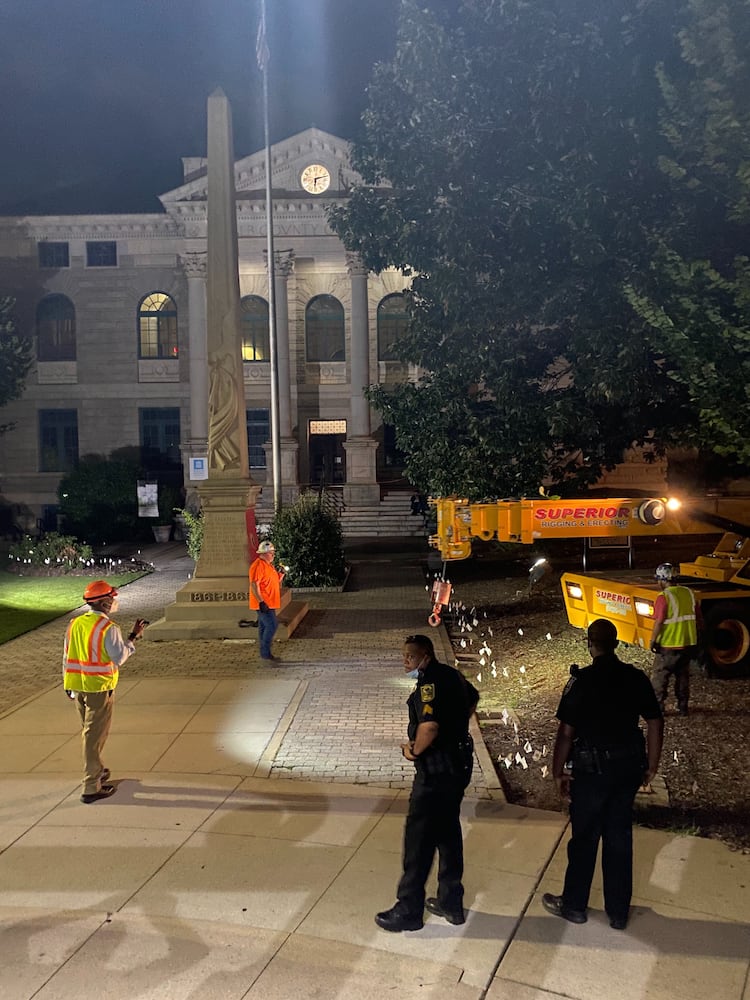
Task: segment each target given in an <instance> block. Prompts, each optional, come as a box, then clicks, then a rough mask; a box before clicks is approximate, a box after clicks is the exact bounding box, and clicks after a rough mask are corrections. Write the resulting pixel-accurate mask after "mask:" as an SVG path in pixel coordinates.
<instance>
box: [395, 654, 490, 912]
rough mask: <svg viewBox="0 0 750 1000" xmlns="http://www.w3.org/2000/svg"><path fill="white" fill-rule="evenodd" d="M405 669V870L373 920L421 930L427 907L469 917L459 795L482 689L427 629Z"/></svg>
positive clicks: (469, 759) (467, 767) (467, 772)
mask: <svg viewBox="0 0 750 1000" xmlns="http://www.w3.org/2000/svg"><path fill="white" fill-rule="evenodd" d="M404 670H405V671H406V673H407V674H409V675H413V676H415V677H416V680H417V686H416V687H415V689H414V691H413V692H412V694H411V695H410V696H409V700H408V702H407V705H408V707H409V729H408V735H409V742H408V743H403V744H402V745H401V752H402V753H403V755H404V757H406V759H407V760H411V761H414V767H415V769H416V774H415V776H414V784H413V786H412V791H411V796H410V798H409V812H408V815H407V817H406V827H405V829H404V858H403V866H404V871H403V875H402V876H401V881H400V882H399V884H398V889H397V892H396V895H397V897H398V901H397V903H396V904H395V906H392V907H391V909H390V910H385V911H384V912H382V913H378V914H377V915H376V917H375V923H376V924H377V925H378V926H379V927H382V928H383V930H386V931H418V930H420V928H421V927H423V926H424V908H425V906H426V907H427V909H428V910H429V911H430V913H434V914H436V915H437V916H439V917H444V918H445V919H446V920H447V921H448V922H449V923H451V924H462V923H463V922H464V920H465V919H466V918H465V916H464V908H463V898H464V887H463V884H462V882H461V879H462V877H463V871H464V852H463V840H462V838H461V822H460V812H461V801H462V799H463V797H464V790H465V789H466V786H467V785H468V784H469V781H470V780H471V769H472V764H473V760H474V745H473V742H472V739H471V736H470V735H469V719H470V718H471V715H472V713H473V712H474V710H475V708H476V706H477V702H478V701H479V692H478V691H477V689H476V688H475V687H474V685H473V684H470V683H469V681H467V680H466V678H465V677H464V676H463V674H461V673H459V672H458V670H455V669H454V668H453V667H449V666H447V664H445V663H439V662H438V661H437V660H436V659H435V650H434V648H433V645H432V641H431V640H430V639H428V637H427V636H426V635H410V636H407V638H406V639H405V641H404ZM435 851H437V853H438V859H439V861H438V894H437V896H436V897H430V898H428V899H427V900H425V882H426V881H427V876H428V875H429V873H430V868H431V867H432V862H433V860H434V858H435Z"/></svg>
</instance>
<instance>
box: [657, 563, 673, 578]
mask: <svg viewBox="0 0 750 1000" xmlns="http://www.w3.org/2000/svg"><path fill="white" fill-rule="evenodd" d="M655 576H656V579H657V580H671V579H672V577H674V576H677V570H676V568H675V567H674V566H673V565H672V563H661V565H660V566H657V567H656V574H655Z"/></svg>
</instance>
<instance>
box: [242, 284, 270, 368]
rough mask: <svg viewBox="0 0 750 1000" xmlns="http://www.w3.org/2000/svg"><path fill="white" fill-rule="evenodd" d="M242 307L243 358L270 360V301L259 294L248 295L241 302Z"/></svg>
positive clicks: (246, 359) (248, 359)
mask: <svg viewBox="0 0 750 1000" xmlns="http://www.w3.org/2000/svg"><path fill="white" fill-rule="evenodd" d="M240 309H241V313H242V317H241V326H242V360H243V361H270V360H271V351H270V347H269V339H268V303H267V302H266V300H265V299H262V298H261V297H260V296H259V295H246V296H245V297H244V299H243V300H242V302H241V303H240Z"/></svg>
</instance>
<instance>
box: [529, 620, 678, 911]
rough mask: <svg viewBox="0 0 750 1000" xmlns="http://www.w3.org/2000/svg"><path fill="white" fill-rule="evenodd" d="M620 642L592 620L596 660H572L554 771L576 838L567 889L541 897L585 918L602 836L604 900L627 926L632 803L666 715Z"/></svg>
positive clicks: (656, 753)
mask: <svg viewBox="0 0 750 1000" xmlns="http://www.w3.org/2000/svg"><path fill="white" fill-rule="evenodd" d="M616 646H617V629H616V628H615V626H614V625H613V624H612V622H608V621H605V619H603V618H600V619H598V620H597V621H594V622H592V623H591V625H589V628H588V647H589V653H590V654H591V658H592V661H593V662H592V663H591V666H589V667H585V668H584V669H583V670H580V671H579V670H578V668H577V667H571V675H572V676H571V679H570V680H569V681H568V684H567V686H566V688H565V690H564V692H563V695H562V698H561V700H560V705H559V707H558V709H557V718H558V719H559V721H560V725H559V728H558V731H557V740H556V742H555V751H554V755H553V758H552V774H553V777H554V778H555V781H556V782H557V786H558V789H559V791H560V797H561V798H562V799H563V801H567V802H569V803H570V825H571V838H570V842H569V843H568V868H567V871H566V872H565V885H564V888H563V892H562V895H561V896H554V895H552V893H545V894H544V895H543V896H542V904H543V906H544V908H545V909H546V910H548V911H549V912H550V913H553V914H554V915H555V916H557V917H563V918H564V919H565V920H570V921H571V922H572V923H574V924H583V923H585V922H586V920H587V916H586V908H587V907H588V902H589V892H590V890H591V880H592V879H593V877H594V868H595V866H596V854H597V850H598V847H599V841H600V840H601V842H602V875H603V881H604V907H605V909H606V911H607V916H608V917H609V923H610V926H611V927H614V928H615V929H616V930H624V929H625V927H626V925H627V922H628V915H629V912H630V897H631V895H632V891H633V802H634V800H635V796H636V792H637V791H638V788H639V787H640V785H641V784H645V783H648V782H650V781H651V779H652V778H653V776H654V775H655V774H656V770H657V768H658V766H659V758H660V756H661V746H662V739H663V735H664V720H663V718H662V714H661V709H660V708H659V703H658V701H657V700H656V695H655V694H654V689H653V688H652V686H651V682H650V681H649V679H648V677H647V676H646V674H645V673H644V672H643V671H642V670H638V669H637V668H636V667H633V666H631V665H630V664H629V663H623V662H622V661H621V660H619V659H618V658H617V656H615V648H616ZM641 717H643V718H644V719H645V720H646V727H647V741H646V743H644V740H643V733H642V732H641V729H640V727H639V719H640V718H641ZM566 764H569V768H567V767H566Z"/></svg>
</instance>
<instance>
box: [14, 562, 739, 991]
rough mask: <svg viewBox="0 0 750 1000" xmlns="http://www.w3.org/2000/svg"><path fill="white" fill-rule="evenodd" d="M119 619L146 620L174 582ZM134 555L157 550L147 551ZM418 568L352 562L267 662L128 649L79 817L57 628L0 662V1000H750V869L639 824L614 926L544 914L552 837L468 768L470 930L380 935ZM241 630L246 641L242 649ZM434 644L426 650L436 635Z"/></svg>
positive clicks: (153, 581)
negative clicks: (274, 661) (629, 897)
mask: <svg viewBox="0 0 750 1000" xmlns="http://www.w3.org/2000/svg"><path fill="white" fill-rule="evenodd" d="M183 551H184V550H182V549H181V547H179V546H169V547H164V546H162V547H159V550H158V554H157V555H156V564H157V572H155V573H154V574H153V575H152V576H150V577H148V578H145V579H143V580H141V581H138V582H136V583H135V584H132V585H130V586H129V587H127V588H125V589H124V590H123V591H122V594H121V596H122V601H121V604H122V611H121V612H120V615H119V616H118V617H119V618H120V619H121V620H122V622H123V624H126V625H127V624H129V622H130V620H131V619H132V618H134V617H135V616H136V615H143V616H145V617H147V618H149V619H150V620H152V621H154V620H156V618H157V617H158V615H159V613H160V609H161V608H162V607H164V605H165V604H166V603H167V602H168V601H169V600H172V598H173V594H174V591H175V589H176V588H177V587H178V586H180V584H181V582H182V581H183V580H185V579H186V578H187V574H188V573H190V572H191V569H192V564H191V563H190V561H189V560H188V559H187V558H186V557H185V556H184V555H183ZM144 554H145V555H151V554H152V553H151V552H148V553H144ZM419 562H420V556H419V553H418V552H416V551H414V552H409V551H406V552H404V551H401V552H398V553H389V552H385V551H383V550H382V549H381V550H380V551H378V552H376V553H374V554H373V553H370V554H367V555H364V556H362V557H361V558H356V557H355V558H354V561H353V573H352V578H351V587H350V589H349V590H348V591H347V592H346V593H344V594H331V595H313V597H312V604H313V609H312V610H311V612H310V614H309V615H308V617H307V619H305V621H304V622H303V624H302V626H301V627H300V629H299V631H298V632H297V633H295V635H294V636H293V637H292V639H291V640H289V642H287V643H285V644H283V645H281V646H279V649H278V652H279V653H280V655H281V658H282V662H281V663H280V664H279V665H278V666H272V667H270V668H269V667H268V666H267V665H266V664H264V663H263V662H262V661H260V659H259V658H258V656H257V650H256V646H255V642H254V636H250V637H249V639H248V640H247V641H240V642H236V641H235V642H219V641H211V642H192V643H185V642H180V643H145V644H141V645H140V646H139V649H138V654H137V656H135V657H134V658H133V659H132V660H131V661H129V663H128V664H127V665H126V667H125V668H124V669H123V671H122V676H123V679H122V681H121V683H120V687H119V688H118V695H117V699H118V703H117V707H116V709H115V719H114V724H113V732H112V735H111V737H110V739H109V742H108V744H107V764H108V766H109V767H110V768H111V769H112V774H113V780H114V781H115V783H116V784H117V785H118V790H117V794H116V795H115V796H113V797H112V798H111V799H108V800H106V801H103V802H98V803H96V804H94V805H91V806H84V805H82V804H81V803H80V801H79V799H78V795H79V792H80V789H79V786H78V782H79V777H80V774H79V771H80V763H79V756H80V742H79V736H78V727H77V718H76V716H75V711H74V709H73V708H72V706H71V704H70V702H69V701H68V700H67V699H65V697H64V695H63V694H62V692H61V690H60V683H59V669H60V650H61V644H62V634H63V629H64V622H63V621H62V620H58V621H57V622H53V623H50V624H49V625H46V626H44V627H42V628H41V629H38V630H36V631H35V632H34V633H31V634H29V635H28V636H23V637H20V638H19V639H16V640H14V641H13V642H11V643H8V644H6V645H5V646H3V647H0V698H3V699H4V700H3V701H0V704H3V705H4V706H5V707H6V708H7V709H8V710H7V711H6V713H5V714H4V716H3V717H2V718H0V851H2V853H0V968H1V969H2V971H0V996H2V998H3V1000H26V998H29V1000H30V998H32V997H34V998H39V1000H52V998H55V1000H73V998H76V1000H89V998H91V1000H98V998H100V997H102V996H105V995H106V996H108V997H110V998H112V1000H136V998H138V1000H141V998H160V1000H161V998H164V1000H198V998H201V1000H214V998H217V1000H223V998H227V1000H230V998H231V1000H239V998H243V997H247V998H251V1000H255V998H260V1000H286V998H291V997H316V998H321V1000H328V998H331V1000H334V998H335V1000H338V998H342V1000H343V998H347V1000H348V998H350V997H357V998H358V1000H368V998H373V1000H374V998H376V997H377V998H380V997H382V996H388V995H394V996H397V997H399V1000H411V998H416V997H429V998H454V997H455V998H457V1000H464V998H466V1000H469V998H471V1000H474V998H482V997H489V998H492V1000H541V998H542V997H559V996H565V997H571V998H580V1000H610V998H612V1000H618V998H622V1000H631V998H649V1000H651V998H653V1000H662V998H664V1000H666V998H674V1000H677V998H679V1000H682V998H686V997H689V998H691V1000H700V998H703V997H705V998H709V997H710V998H712V1000H750V985H748V976H749V974H750V964H749V963H750V903H749V902H748V901H749V899H750V859H749V858H747V857H743V856H741V855H737V854H733V853H731V852H730V851H729V850H727V849H726V848H724V847H723V846H722V845H720V844H718V843H715V842H711V841H705V840H699V839H696V838H689V837H677V836H674V835H671V834H669V833H664V832H656V831H649V830H637V831H636V850H637V862H636V884H635V898H634V911H633V915H632V919H631V922H630V925H629V927H628V929H627V931H625V932H624V933H623V932H616V931H612V930H611V929H610V928H609V925H608V923H607V921H606V920H605V917H604V914H603V912H602V899H601V888H600V884H599V883H598V882H597V884H596V887H595V892H594V895H593V898H592V901H591V905H592V911H591V912H590V919H589V922H588V923H587V924H586V925H583V926H575V925H572V924H567V923H565V922H564V921H561V920H557V919H555V918H554V917H551V916H549V915H547V914H546V913H545V912H544V910H543V909H542V907H541V902H540V899H541V894H542V892H545V891H552V892H559V891H560V888H561V879H562V875H563V872H564V867H565V851H564V844H565V840H566V838H565V836H564V834H565V819H564V817H563V816H562V815H560V814H558V813H547V812H541V811H535V810H528V809H522V808H519V807H514V806H509V805H507V804H506V803H505V802H504V800H503V797H502V794H501V792H500V791H499V789H498V788H497V786H496V779H495V776H494V771H493V769H492V766H491V763H490V762H489V761H488V760H487V757H486V754H482V753H481V751H480V754H479V756H478V760H477V767H476V774H475V781H474V783H473V785H472V787H471V789H470V793H469V795H468V796H467V799H466V801H465V806H464V810H463V823H464V831H465V843H466V904H467V908H468V910H469V914H468V920H467V923H466V924H465V925H464V926H462V927H453V926H451V925H448V924H447V923H445V922H444V921H442V920H440V919H438V918H435V917H432V916H428V919H427V922H426V925H425V928H424V930H422V931H421V932H416V933H405V934H397V935H393V934H387V933H385V932H383V931H381V930H379V929H378V928H377V927H376V926H375V924H374V922H373V915H374V913H375V912H376V911H377V910H380V909H384V908H387V907H388V906H390V905H391V904H392V902H393V900H394V889H395V885H396V881H397V878H398V874H399V867H400V850H401V837H402V829H403V820H404V815H405V811H406V804H407V796H408V792H407V788H408V784H409V783H410V777H411V772H410V770H409V766H408V765H406V764H405V762H404V761H403V759H402V758H401V757H400V755H399V753H398V750H397V744H398V743H399V742H400V741H401V739H403V735H404V728H405V724H404V722H405V708H404V701H405V699H406V696H407V694H408V691H409V689H410V683H409V682H408V681H407V680H406V679H405V678H404V677H403V675H402V672H401V664H400V655H399V653H400V646H401V641H402V640H403V637H404V635H406V634H407V633H408V632H414V631H425V619H426V616H427V614H428V613H429V603H428V596H427V594H426V593H425V591H424V579H423V577H422V575H421V571H420V565H419ZM253 631H254V630H251V629H249V630H248V632H251V633H252V632H253ZM434 634H436V633H434Z"/></svg>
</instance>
